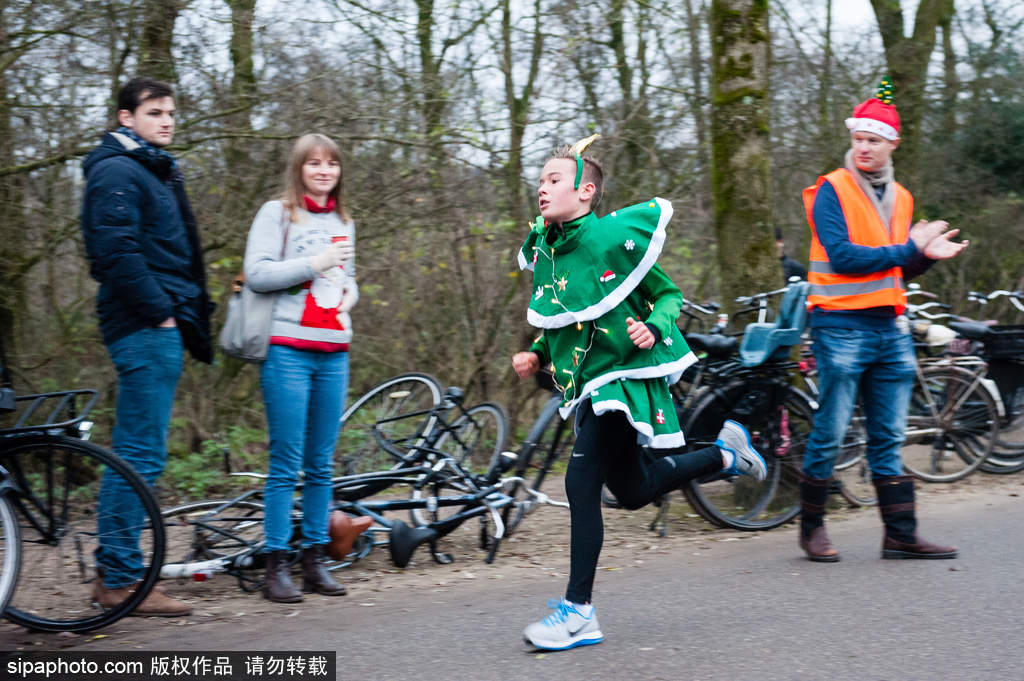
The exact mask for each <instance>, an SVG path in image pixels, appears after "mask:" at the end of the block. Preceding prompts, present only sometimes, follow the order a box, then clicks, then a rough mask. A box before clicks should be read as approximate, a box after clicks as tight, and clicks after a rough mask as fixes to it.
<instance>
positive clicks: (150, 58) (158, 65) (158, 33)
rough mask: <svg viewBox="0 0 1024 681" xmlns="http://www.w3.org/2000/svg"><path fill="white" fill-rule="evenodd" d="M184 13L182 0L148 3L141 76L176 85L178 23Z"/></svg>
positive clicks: (140, 55)
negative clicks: (175, 67)
mask: <svg viewBox="0 0 1024 681" xmlns="http://www.w3.org/2000/svg"><path fill="white" fill-rule="evenodd" d="M180 10H181V6H180V0H146V8H145V14H144V16H143V22H144V23H143V26H142V45H141V46H140V49H139V75H141V76H149V77H151V78H156V79H157V80H163V81H166V82H168V83H172V82H174V58H173V57H172V55H171V47H172V45H173V44H174V22H175V21H176V20H177V19H178V12H179V11H180Z"/></svg>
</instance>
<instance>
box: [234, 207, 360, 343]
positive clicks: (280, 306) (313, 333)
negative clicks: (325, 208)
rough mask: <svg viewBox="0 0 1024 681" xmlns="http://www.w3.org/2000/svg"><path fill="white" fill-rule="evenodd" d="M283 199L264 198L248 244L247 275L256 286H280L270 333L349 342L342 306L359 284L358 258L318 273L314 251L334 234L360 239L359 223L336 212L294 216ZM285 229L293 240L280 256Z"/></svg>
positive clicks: (269, 288)
mask: <svg viewBox="0 0 1024 681" xmlns="http://www.w3.org/2000/svg"><path fill="white" fill-rule="evenodd" d="M283 213H284V205H283V204H282V203H281V202H280V201H269V202H267V203H265V204H263V207H262V208H260V210H259V212H258V213H257V214H256V219H255V220H253V223H252V227H251V228H250V229H249V239H248V242H247V243H246V246H245V264H244V269H245V278H246V281H248V282H249V285H250V286H251V287H252V289H253V290H254V291H257V292H259V293H269V292H271V291H280V292H281V293H280V295H278V297H277V302H276V303H275V304H274V317H273V318H274V321H273V324H272V326H271V330H270V336H271V338H274V337H278V338H289V339H297V340H300V341H312V342H314V343H337V344H347V343H349V342H350V341H351V339H352V329H351V328H341V324H340V323H339V322H338V321H337V307H338V305H339V303H340V302H341V296H342V293H343V291H344V290H346V289H349V288H351V289H354V291H355V295H356V296H357V297H358V295H359V287H358V286H357V284H356V280H355V260H354V259H352V260H349V261H348V262H346V263H345V265H344V267H332V268H331V269H329V270H326V271H325V272H321V273H317V272H316V271H315V270H314V269H313V266H312V264H311V263H310V256H313V255H318V254H319V253H320V252H322V251H323V250H324V249H325V248H326V247H327V246H328V245H330V243H331V238H332V237H335V236H344V237H347V238H348V240H349V241H351V242H353V243H354V242H355V236H356V230H355V224H354V223H352V222H345V221H343V220H342V219H341V218H339V217H338V215H337V214H336V213H323V214H317V213H309V212H307V211H302V213H303V214H304V215H305V220H304V221H302V222H290V220H288V219H287V218H286V217H284V215H283ZM285 232H287V234H288V243H287V244H286V245H285V248H284V258H282V257H281V247H282V245H283V242H284V236H285Z"/></svg>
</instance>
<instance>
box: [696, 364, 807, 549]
mask: <svg viewBox="0 0 1024 681" xmlns="http://www.w3.org/2000/svg"><path fill="white" fill-rule="evenodd" d="M726 419H733V420H734V421H737V422H739V423H741V424H742V425H743V426H744V427H745V428H746V429H747V431H748V432H749V433H750V437H751V441H752V442H753V444H754V447H755V448H756V449H757V450H758V452H759V453H760V454H761V456H762V457H764V460H765V464H766V465H767V467H768V476H767V477H766V478H765V480H763V481H761V482H757V481H756V480H754V479H753V478H751V477H747V476H724V475H722V474H721V473H715V474H712V475H709V476H706V477H704V478H699V479H697V480H693V481H691V482H690V483H689V484H688V485H686V486H684V487H683V493H684V494H685V495H686V498H687V501H689V502H690V506H692V507H693V509H694V510H695V511H696V512H697V513H699V514H700V515H701V516H702V517H704V518H705V519H706V520H708V521H710V522H711V523H713V524H715V525H718V526H720V527H731V528H733V529H737V530H767V529H771V528H773V527H778V526H779V525H782V524H783V523H786V522H789V521H790V520H792V519H793V518H795V517H796V515H797V514H798V513H799V512H800V487H799V476H800V471H801V469H802V467H803V453H804V446H805V445H806V443H807V438H808V436H809V435H810V432H811V428H812V426H813V424H814V410H813V409H812V407H811V404H810V401H809V400H808V398H807V397H806V396H805V395H804V394H803V393H802V392H800V391H799V390H797V389H796V388H794V387H792V386H790V385H787V384H785V383H783V382H782V381H781V380H769V379H757V380H753V381H744V380H738V381H734V382H732V383H730V384H728V385H726V386H724V387H722V388H712V389H709V390H707V391H706V392H705V393H704V394H703V395H701V396H700V397H698V399H697V401H696V403H695V405H694V407H693V409H692V410H691V411H690V413H689V415H688V418H686V419H685V427H684V432H685V433H686V440H687V445H688V446H689V448H690V449H691V450H696V449H701V448H704V447H709V446H710V445H712V444H714V442H715V439H716V438H717V437H718V432H719V430H721V428H722V425H723V424H724V422H725V420H726Z"/></svg>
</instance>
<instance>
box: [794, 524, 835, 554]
mask: <svg viewBox="0 0 1024 681" xmlns="http://www.w3.org/2000/svg"><path fill="white" fill-rule="evenodd" d="M800 548H802V549H803V550H804V553H806V554H807V560H811V561H814V562H815V563H838V562H839V561H840V557H839V552H838V551H836V550H835V548H833V547H832V542H831V541H829V538H828V534H826V533H825V526H824V525H822V526H820V527H816V528H814V529H813V530H811V533H810V535H808V536H806V537H804V536H803V535H802V534H801V536H800Z"/></svg>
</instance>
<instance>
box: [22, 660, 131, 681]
mask: <svg viewBox="0 0 1024 681" xmlns="http://www.w3.org/2000/svg"><path fill="white" fill-rule="evenodd" d="M144 669H145V667H144V666H143V664H142V662H137V661H134V662H132V661H123V660H108V661H106V662H103V663H102V664H101V663H99V662H95V661H92V660H86V659H85V658H82V659H80V660H65V659H64V658H62V657H58V658H57V659H56V660H46V661H33V660H22V659H18V660H8V661H7V673H8V674H10V675H12V676H15V677H21V678H23V679H29V678H39V677H41V678H50V677H55V676H64V675H69V676H77V675H79V674H83V675H84V674H111V675H130V674H142V673H143V671H144Z"/></svg>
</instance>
